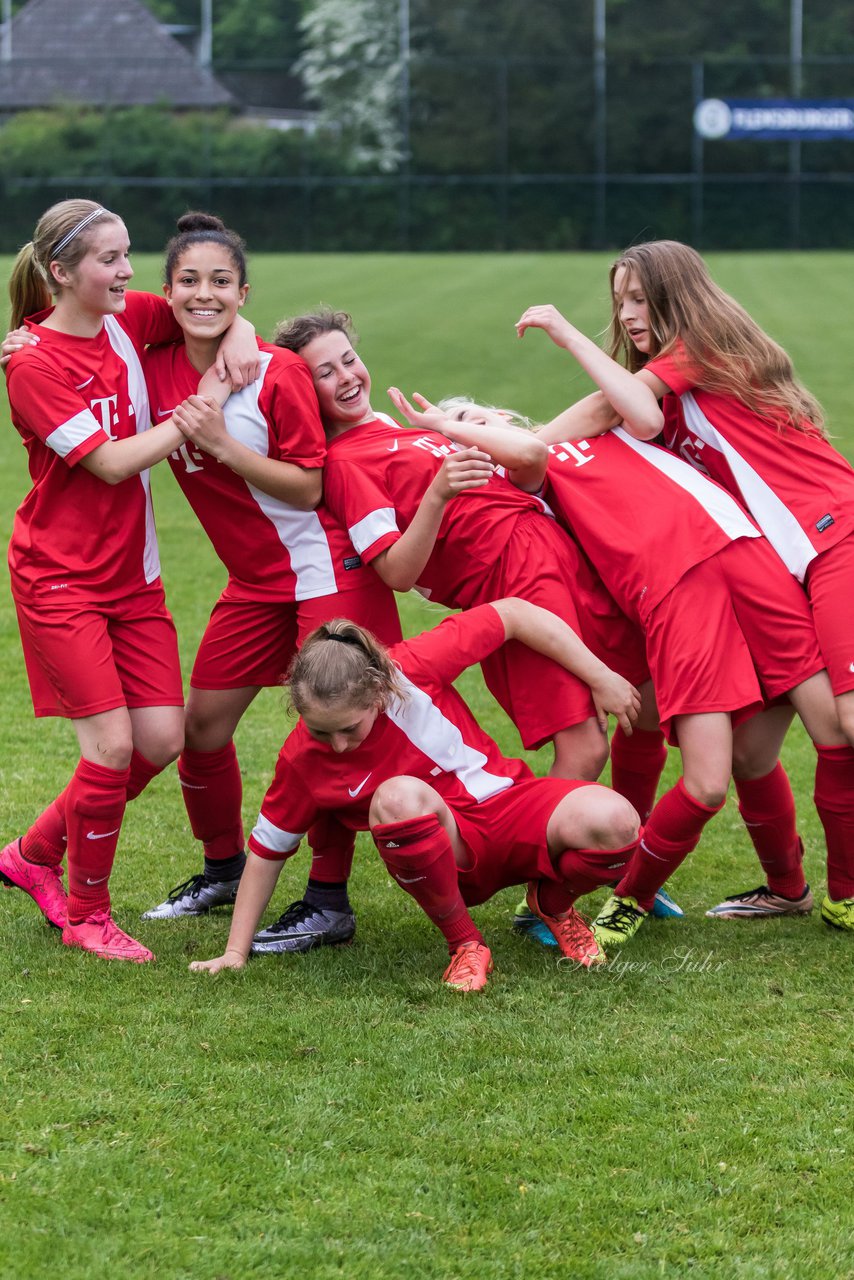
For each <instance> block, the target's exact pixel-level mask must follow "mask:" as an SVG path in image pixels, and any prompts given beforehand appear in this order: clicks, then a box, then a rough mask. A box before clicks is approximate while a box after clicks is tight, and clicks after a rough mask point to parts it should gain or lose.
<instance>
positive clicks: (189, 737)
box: [179, 705, 231, 751]
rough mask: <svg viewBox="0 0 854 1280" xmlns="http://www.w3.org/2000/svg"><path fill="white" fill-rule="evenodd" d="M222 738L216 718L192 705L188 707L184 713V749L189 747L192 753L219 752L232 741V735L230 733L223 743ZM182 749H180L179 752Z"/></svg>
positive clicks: (182, 744)
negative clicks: (195, 708)
mask: <svg viewBox="0 0 854 1280" xmlns="http://www.w3.org/2000/svg"><path fill="white" fill-rule="evenodd" d="M220 737H221V734H220V733H219V726H218V724H217V721H216V717H214V716H212V715H210V714H206V713H205V712H203V711H197V710H194V709H193V708H192V706H190V705H188V706H187V709H186V711H185V713H184V729H183V734H182V741H181V746H182V747H183V746H187V747H189V749H190V750H191V751H218V750H219V748H220V747H224V746H225V745H226V743H227V742H228V741H229V740H230V738H231V734H230V733H228V734H227V736H226V737H225V738H224V739H223V741H220ZM180 749H181V748H180V747H179V751H180Z"/></svg>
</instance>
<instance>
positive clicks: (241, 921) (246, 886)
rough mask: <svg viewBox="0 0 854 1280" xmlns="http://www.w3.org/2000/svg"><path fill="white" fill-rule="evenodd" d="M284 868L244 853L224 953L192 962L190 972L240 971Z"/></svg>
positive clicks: (279, 863) (252, 854)
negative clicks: (241, 871) (209, 958)
mask: <svg viewBox="0 0 854 1280" xmlns="http://www.w3.org/2000/svg"><path fill="white" fill-rule="evenodd" d="M284 865H285V864H284V861H277V862H273V861H271V860H270V859H269V858H259V857H258V855H257V853H252V852H251V851H250V852H249V853H248V854H247V856H246V866H245V867H244V868H243V875H242V876H241V878H240V888H239V889H238V890H237V898H236V900H235V903H234V915H233V916H232V917H231V929H230V931H229V934H228V942H227V943H226V947H225V951H224V952H223V953H222V955H221V956H215V957H214V958H213V960H194V961H193V962H192V964H191V965H190V970H191V972H192V973H219V971H220V969H242V968H243V966H244V965H245V964H246V961H247V960H248V959H249V951H250V948H251V947H252V938H253V936H254V934H255V930H256V929H257V928H258V924H259V921H260V919H261V917H262V915H263V914H264V912H265V911H266V909H267V904H268V903H269V901H270V899H271V898H272V896H273V890H274V889H275V887H276V882H277V881H278V879H279V873H280V872H281V870H282V867H283V866H284Z"/></svg>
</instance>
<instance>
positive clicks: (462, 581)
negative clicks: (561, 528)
mask: <svg viewBox="0 0 854 1280" xmlns="http://www.w3.org/2000/svg"><path fill="white" fill-rule="evenodd" d="M461 447H462V446H461V445H458V444H454V443H452V442H451V441H450V440H448V439H447V438H446V437H445V436H443V435H440V434H439V433H438V432H436V431H421V430H420V429H412V428H409V427H400V426H398V425H397V424H396V423H394V422H391V421H390V420H386V421H382V420H380V419H379V418H377V419H375V420H374V421H373V422H367V423H364V424H363V425H362V426H358V427H351V428H350V429H349V430H347V431H345V432H343V434H342V435H340V436H336V437H335V439H333V440H331V441H330V442H329V452H328V455H327V461H326V471H325V474H324V494H325V499H324V500H325V502H326V504H327V505H328V506H329V508H330V510H331V511H333V512H334V514H335V515H336V516H337V517H338V519H339V520H340V521H341V523H342V524H344V525H345V526H346V528H347V530H348V531H349V534H350V538H351V539H352V542H353V546H354V547H355V548H356V551H357V552H358V553H359V555H360V556H361V557H362V559H363V560H365V561H366V563H368V564H369V563H370V562H371V561H372V560H373V559H374V558H375V557H376V556H378V555H379V554H380V552H382V551H385V550H386V549H387V548H388V547H390V546H393V545H394V543H395V542H397V540H398V538H400V536H401V534H402V533H403V532H405V530H406V529H407V528H408V527H409V525H410V523H411V521H412V518H413V516H414V515H415V513H416V511H417V510H418V506H419V504H420V502H421V499H422V498H423V497H424V493H425V491H426V490H427V488H428V486H429V484H430V482H431V481H432V479H433V477H434V476H435V475H436V472H437V471H438V470H439V468H440V467H441V466H442V463H443V462H444V460H445V458H446V457H447V456H448V454H450V453H455V452H457V451H458V450H459V449H460V448H461ZM531 511H538V512H540V513H546V514H550V513H549V512H548V508H547V507H546V506H545V504H544V503H543V502H542V501H541V500H540V499H539V498H536V497H534V496H533V495H532V494H528V493H523V492H522V491H521V490H520V489H517V488H515V486H514V485H512V484H510V482H509V481H508V480H506V479H505V478H504V477H503V476H501V475H499V474H497V473H496V474H495V475H494V476H493V477H492V479H491V480H490V481H489V483H488V484H486V485H484V486H483V488H480V489H472V490H470V491H469V492H468V493H462V494H459V495H458V496H457V497H455V498H452V499H451V501H450V502H449V503H448V504H447V506H446V508H445V514H444V516H443V517H442V523H441V525H440V527H439V534H438V537H437V538H436V544H435V546H434V548H433V551H432V552H431V554H430V558H429V560H428V561H427V564H426V565H425V566H424V569H423V570H422V573H421V576H420V578H419V580H418V582H417V584H416V588H417V590H418V591H420V592H421V593H422V595H425V596H427V597H428V599H431V600H438V601H439V602H440V603H441V604H445V605H448V606H449V607H450V608H455V609H468V608H470V607H471V606H472V605H473V604H477V603H478V601H479V590H480V585H481V583H482V581H483V578H484V576H485V575H486V574H487V573H488V572H489V571H490V570H491V569H492V568H493V566H494V565H495V561H496V559H497V558H498V556H499V554H500V553H501V551H502V550H503V548H504V546H505V545H506V543H507V541H508V539H509V538H510V537H511V536H512V534H513V529H514V527H515V524H516V521H517V520H518V519H519V516H520V515H522V514H525V513H528V512H531Z"/></svg>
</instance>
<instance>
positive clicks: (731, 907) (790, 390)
mask: <svg viewBox="0 0 854 1280" xmlns="http://www.w3.org/2000/svg"><path fill="white" fill-rule="evenodd" d="M638 248H639V250H647V249H650V250H654V249H655V246H648V245H647V246H639V247H638ZM672 248H673V246H671V247H670V248H668V247H667V246H665V250H664V253H663V254H661V255H660V257H659V256H657V255H656V254H655V253H654V252H653V254H652V255H651V258H650V260H651V261H653V262H657V264H658V265H657V270H656V271H652V270H651V269H650V270H651V276H652V279H653V281H654V283H655V284H656V286H657V287H658V288H659V290H660V291H663V292H662V295H661V296H666V295H667V291H668V290H674V291H677V282H678V279H679V270H678V268H679V266H680V263H681V265H682V266H683V267H685V265H686V260H687V261H691V262H694V260H695V259H696V262H698V263H699V264H700V267H701V268H702V260H701V259H699V258H698V257H697V255H696V254H694V253H693V250H689V249H687V248H686V246H675V250H678V252H676V251H674V252H672V253H671V249H672ZM681 251H684V254H683V253H682V252H681ZM635 252H636V250H632V253H633V254H634V253H635ZM641 259H642V260H643V261H647V258H646V256H645V255H644V254H641ZM621 261H622V260H621ZM668 264H670V265H668ZM695 266H696V264H695ZM703 270H704V268H703ZM686 274H687V275H688V276H689V277H690V278H691V279H692V280H693V284H694V286H695V292H694V293H692V292H691V290H690V289H686V293H685V295H684V296H682V297H681V302H679V303H677V302H676V301H673V302H672V310H671V311H670V312H669V313H668V314H669V315H670V317H671V320H672V319H673V317H674V316H680V317H683V320H684V317H686V316H688V315H691V316H694V315H695V314H699V311H697V310H696V308H695V306H694V304H695V303H696V302H697V296H698V291H699V294H702V293H703V289H702V288H700V287H699V285H698V283H697V280H696V279H695V278H694V276H693V275H692V273H691V271H687V273H686ZM709 283H711V282H709ZM613 288H614V296H615V304H614V305H615V316H616V317H619V320H615V323H618V322H619V323H622V325H623V327H624V329H625V336H624V339H623V340H624V341H625V342H626V343H630V344H631V346H632V349H633V350H634V349H637V350H638V351H641V352H642V353H648V354H651V353H652V351H653V350H657V345H656V344H657V342H658V341H659V339H657V338H656V337H655V336H654V334H655V333H656V332H663V330H662V329H661V323H660V321H659V316H660V314H662V313H660V312H659V311H658V310H656V312H655V315H653V312H652V309H651V307H650V305H649V303H648V299H647V294H646V293H645V292H644V289H643V287H642V282H641V281H640V279H639V278H638V277H637V273H636V270H635V268H634V267H633V266H630V264H629V263H627V262H622V265H621V263H620V262H618V264H617V266H616V268H615V271H614V273H613ZM658 296H659V295H658V294H656V297H658ZM677 296H679V294H678V291H677ZM722 297H724V298H725V297H726V295H722ZM729 301H730V303H731V300H729ZM689 302H690V305H689ZM662 305H663V304H662ZM733 308H734V309H733ZM743 314H744V313H743V312H741V309H740V308H737V307H736V304H731V308H730V312H729V315H730V318H731V319H732V321H733V323H732V326H731V328H730V329H727V326H726V323H724V317H725V316H726V315H727V308H726V307H723V306H722V308H721V311H720V313H718V314H717V315H715V316H710V318H709V323H708V326H707V328H706V329H705V330H704V333H707V334H709V335H712V336H711V337H709V339H708V340H709V343H713V342H717V343H718V345H717V347H716V348H715V350H716V351H717V356H716V357H715V358H714V359H713V358H712V357H711V356H710V355H709V356H708V358H709V360H710V367H711V369H712V372H711V373H710V374H709V377H710V378H711V380H712V383H713V384H714V385H718V384H717V382H716V379H718V378H722V379H725V378H726V377H727V373H726V367H727V366H726V359H725V352H726V351H729V352H730V353H732V352H734V351H736V350H740V351H743V352H744V353H747V352H748V351H749V350H750V345H751V344H750V343H749V342H747V340H746V333H747V330H746V329H745V328H744V327H741V328H740V327H739V324H737V323H735V320H736V319H737V318H738V317H739V316H743ZM673 323H674V324H675V323H676V322H675V321H673ZM750 323H752V322H750ZM531 327H535V328H542V329H544V330H545V331H546V332H547V333H548V334H549V336H550V337H551V338H552V340H553V341H554V342H555V343H556V344H557V345H558V346H560V347H562V348H564V349H566V350H568V351H570V353H571V354H572V355H573V356H574V357H575V358H576V359H577V360H578V361H579V363H581V364H582V366H583V367H584V368H585V369H586V370H587V372H588V373H589V374H590V375H591V376H592V377H593V379H594V380H595V381H596V382H597V383H598V385H599V387H600V393H601V394H599V395H598V396H597V395H594V396H593V397H591V398H589V400H588V401H586V402H585V401H582V402H581V404H580V405H576V406H573V408H572V409H570V410H568V411H567V412H566V414H564V415H561V419H560V420H559V430H560V433H561V434H562V435H563V436H564V438H566V439H568V440H569V441H570V442H572V441H577V440H579V439H580V438H585V439H589V438H590V437H591V436H596V435H597V434H601V433H602V432H603V431H605V430H609V429H610V428H612V427H613V426H614V425H615V423H616V422H618V421H622V422H623V424H624V427H625V431H626V441H627V442H628V441H630V440H631V439H635V438H636V439H645V440H650V439H653V438H654V437H655V436H656V435H657V434H658V432H659V431H660V429H661V427H662V425H663V422H664V415H663V414H662V410H661V409H660V407H659V404H658V397H659V396H663V397H665V399H666V395H667V394H668V392H667V390H666V384H665V383H664V382H663V381H662V380H660V379H658V378H657V375H656V374H655V373H654V372H651V371H650V370H649V368H648V366H647V365H644V367H643V368H640V369H639V370H638V371H637V372H636V373H632V372H631V371H630V370H627V369H625V368H623V367H622V366H621V365H620V364H618V363H617V362H616V361H615V360H613V359H611V357H609V356H608V355H607V354H606V353H605V352H603V351H601V350H600V349H599V348H598V347H597V346H596V345H595V344H594V343H592V342H590V341H589V339H587V338H586V337H585V336H584V335H583V334H581V333H579V331H578V330H577V329H575V327H574V326H573V325H571V324H570V323H569V322H568V321H567V320H566V319H565V318H564V317H563V316H561V315H560V313H559V312H557V311H556V310H555V309H554V308H553V307H550V306H549V307H533V308H529V310H528V311H526V312H525V314H524V315H523V316H522V318H521V320H520V321H519V324H518V326H517V329H518V331H519V333H520V334H522V333H524V332H525V331H526V329H528V328H531ZM677 327H678V326H677ZM700 327H702V326H700ZM688 328H689V330H692V324H689V325H688ZM759 332H760V333H761V331H759ZM675 334H676V330H675V329H674V330H672V331H671V336H670V339H669V349H671V350H672V351H673V353H674V354H673V366H674V368H678V369H682V370H683V371H684V368H685V362H686V361H687V360H688V355H687V354H686V352H685V351H684V350H683V349H682V347H681V346H679V345H678V341H677V338H676V336H675ZM725 334H728V337H725V336H724V335H725ZM715 335H717V336H716V337H715ZM738 335H740V337H741V339H742V340H743V341H742V345H741V346H738V344H737V341H736V338H737V336H738ZM704 340H705V339H704V336H703V334H700V333H699V330H698V331H697V332H696V333H695V337H694V341H696V342H697V343H699V344H702V342H703V341H704ZM765 341H766V342H767V343H770V340H768V339H766V340H765ZM727 343H728V344H729V345H727ZM778 351H779V349H778ZM707 355H708V353H707ZM765 356H766V357H767V359H768V361H769V362H770V359H771V353H770V349H769V348H766V350H765ZM779 357H780V361H778V365H777V366H776V367H777V368H778V372H779V376H778V378H777V381H776V383H775V382H774V381H773V380H771V381H770V382H769V385H768V391H767V399H766V400H763V399H762V395H763V394H764V393H763V392H760V390H759V389H758V388H759V386H760V381H761V380H760V379H759V374H758V372H757V369H758V368H759V365H758V364H757V365H756V366H750V364H749V362H747V363H746V361H747V355H746V354H745V355H744V357H743V359H742V358H739V359H738V360H736V359H735V358H734V357H732V356H730V359H731V363H732V366H733V370H732V374H731V377H732V379H733V380H734V381H737V380H738V378H739V377H746V378H747V384H746V385H747V386H748V390H746V391H743V394H744V395H745V396H748V397H752V398H753V399H754V401H755V403H756V404H757V405H758V406H759V408H758V409H757V411H756V422H757V424H758V423H761V422H763V421H765V418H768V417H770V424H771V425H769V423H768V422H766V423H765V426H766V428H767V429H768V430H771V426H773V429H774V431H775V432H777V433H780V434H778V435H775V437H774V440H775V443H774V447H773V449H772V448H768V449H767V451H766V452H767V457H768V458H769V459H770V458H771V457H772V456H773V454H774V452H775V451H776V452H779V453H781V454H785V452H786V448H787V447H788V444H789V443H790V442H791V440H793V439H794V440H795V444H794V448H795V449H801V448H802V445H801V438H802V437H803V438H804V439H806V437H807V436H809V435H810V431H809V428H808V424H807V421H806V419H797V421H799V422H800V424H801V425H800V426H795V425H792V421H791V420H790V418H787V416H786V408H784V406H787V409H788V413H789V414H790V415H791V414H794V413H795V408H796V406H797V405H798V404H800V405H801V406H802V407H803V405H804V403H805V401H804V399H803V397H804V396H805V395H806V393H805V392H803V391H802V390H801V389H798V387H797V385H796V384H795V382H794V380H793V375H791V367H790V366H788V368H789V372H788V374H786V372H785V362H786V360H787V358H786V357H785V354H784V353H782V352H779ZM757 358H758V357H757ZM649 363H651V364H656V363H657V360H652V361H650V362H649ZM749 370H750V372H748V371H749ZM668 376H671V377H672V378H673V379H674V380H675V379H676V374H675V372H672V371H671V372H670V373H669V375H668ZM693 376H695V377H697V378H699V376H700V375H699V374H695V375H693ZM750 387H752V388H753V389H752V390H750ZM721 398H722V399H723V400H724V401H725V402H727V403H730V402H731V401H734V400H735V399H737V397H734V396H732V395H730V396H729V397H728V396H722V397H721ZM712 399H714V396H713V397H712ZM739 403H742V407H743V410H744V412H745V413H747V411H748V409H747V401H746V400H745V401H744V402H742V401H739ZM763 406H764V407H763ZM688 407H689V409H690V404H689V406H688ZM730 408H731V409H732V403H730ZM763 414H764V415H765V417H763ZM756 429H757V432H759V430H760V428H759V427H758V426H757V428H756ZM813 443H814V444H816V446H817V448H816V453H817V454H818V455H820V456H821V457H822V458H823V460H824V462H825V463H826V464H827V473H829V472H830V470H831V469H832V468H833V466H834V465H835V464H834V463H833V461H832V459H829V458H828V457H827V453H828V452H829V446H827V444H826V442H824V441H821V440H818V439H814V440H813ZM809 456H811V450H810V447H809V445H804V446H803V458H802V462H803V469H804V471H805V473H807V472H808V471H809V466H808V459H809ZM769 467H770V463H769ZM846 467H847V464H845V463H844V460H840V465H839V467H838V468H837V470H838V471H839V474H840V475H841V474H842V473H843V471H844V469H845V468H846ZM784 469H785V468H782V467H781V468H780V470H784ZM848 470H849V471H850V469H848ZM721 475H723V473H721ZM748 487H749V486H748ZM794 487H795V486H794V484H792V490H793V491H794ZM756 488H757V490H761V489H762V486H761V485H760V484H758V483H757V485H756ZM762 491H763V492H765V490H762ZM819 492H820V494H821V502H822V503H824V502H825V501H826V500H827V498H828V492H829V491H828V488H827V485H826V484H825V485H824V486H822V485H817V487H816V488H815V490H814V491H813V493H812V498H811V501H812V502H813V503H816V504H818V503H819ZM738 493H739V495H741V496H747V495H742V491H741V489H739V490H738ZM766 496H767V495H766ZM792 500H793V501H794V497H793V499H792ZM757 505H759V504H757ZM803 505H804V506H805V505H806V504H803ZM768 506H769V508H770V507H773V508H774V510H775V511H776V512H777V515H778V516H781V522H782V523H786V524H787V525H788V529H789V535H790V536H791V537H792V538H793V539H794V541H797V542H799V544H800V546H801V549H802V550H803V538H802V537H799V536H797V535H795V534H794V531H793V525H794V521H793V520H792V519H791V518H789V519H788V520H787V521H786V520H782V513H781V507H782V504H781V503H779V501H778V500H776V499H773V495H772V498H768ZM802 509H803V508H802ZM754 514H755V511H754ZM843 518H844V517H843ZM761 523H762V522H761V521H760V524H761ZM815 523H816V524H822V520H821V519H819V520H818V521H816V522H815ZM770 524H771V525H772V526H773V521H771V522H770ZM769 541H771V539H770V538H769ZM785 543H786V539H785V538H783V539H782V540H780V539H779V538H778V540H777V542H776V543H775V549H776V550H777V551H778V552H779V551H780V550H781V548H782V547H783V546H784V545H785ZM789 567H790V568H792V567H794V565H793V562H792V561H791V560H790V563H789ZM761 595H762V592H761V590H760V591H759V598H761ZM819 612H820V610H816V609H815V606H814V607H813V615H814V616H815V617H816V626H817V630H818V638H819V643H820V645H823V648H822V653H823V659H824V664H825V666H827V667H828V668H829V673H830V681H831V685H832V688H833V691H834V692H836V693H837V695H838V694H839V687H840V679H841V677H840V676H839V670H838V668H839V662H838V654H837V657H836V659H835V658H834V650H833V649H832V646H830V645H829V644H828V643H827V642H826V641H825V640H824V637H825V636H826V635H827V634H828V633H827V630H826V629H823V628H822V626H821V625H820V624H819V623H818V617H817V614H818V613H819ZM788 643H789V636H788V634H787V644H788ZM777 644H778V645H779V637H777ZM772 649H773V645H772V644H771V643H769V644H768V651H767V653H766V655H765V656H766V657H767V656H768V654H770V652H772ZM828 655H829V656H828ZM754 656H757V655H754ZM834 673H836V674H835V675H834ZM849 678H850V674H849ZM824 684H825V680H824V678H822V680H821V681H820V683H819V684H818V685H815V686H814V687H815V688H816V689H817V690H819V692H820V704H816V707H815V711H817V712H819V714H818V717H817V718H816V717H815V716H814V715H811V716H810V718H809V719H808V720H807V719H806V717H804V718H805V720H806V723H807V728H808V731H809V732H810V734H811V736H812V738H813V741H814V743H815V746H816V752H817V763H816V787H815V800H816V807H817V809H818V812H819V816H820V818H821V821H822V825H823V826H824V829H825V835H826V840H827V855H828V888H829V895H828V897H826V898H825V900H824V902H823V904H822V917H823V919H824V920H825V921H826V922H827V923H829V924H833V925H835V926H836V927H839V928H851V927H854V916H852V915H851V913H850V912H849V910H848V908H847V907H846V905H845V904H846V903H847V901H848V898H849V897H850V896H851V894H852V893H854V849H852V840H853V839H854V750H852V748H851V746H850V744H849V742H848V741H847V738H846V728H845V716H844V708H845V706H846V703H845V701H844V699H843V698H840V697H839V696H837V699H836V704H835V714H834V715H833V716H831V715H830V714H829V713H828V710H827V708H826V706H825V703H826V695H825V689H824ZM799 700H801V699H800V695H798V697H794V696H793V697H791V702H792V703H793V705H794V706H796V707H797V709H798V710H799V711H800V712H801V714H802V716H803V713H804V708H803V707H802V706H799V705H798V703H799ZM769 719H771V722H772V723H771V729H770V733H771V734H772V735H774V736H776V737H777V740H778V742H779V741H781V740H782V736H783V734H784V733H785V729H786V727H787V726H788V716H787V712H786V711H785V710H784V711H783V712H782V715H780V714H778V709H774V710H773V711H772V712H771V713H770V716H769ZM768 732H769V731H768V724H767V721H766V724H765V725H764V726H763V728H762V733H766V734H767V733H768ZM766 747H767V742H766ZM775 749H776V744H775ZM739 790H740V801H741V809H742V813H743V814H744V816H745V818H746V819H747V820H748V822H750V820H751V818H750V814H751V813H753V814H754V815H756V816H757V817H758V819H759V821H760V822H764V820H765V818H766V817H767V816H768V815H770V814H773V813H778V814H779V813H782V812H783V811H784V809H785V808H786V805H787V803H790V799H789V798H790V790H789V787H788V783H787V782H786V781H785V777H784V775H783V774H782V773H781V771H780V770H779V769H778V768H775V769H773V770H771V771H770V772H769V773H768V774H767V775H765V776H764V777H763V776H754V777H753V778H751V779H750V785H749V786H748V787H747V788H746V789H745V788H739ZM763 815H764V817H763ZM765 825H768V830H767V832H766V833H765V834H764V835H762V833H760V839H761V840H762V841H764V843H765V850H766V853H768V854H770V853H772V848H771V846H772V844H773V840H774V835H775V833H774V831H773V830H771V827H770V825H769V824H765ZM759 852H760V857H762V849H761V847H760V848H759ZM762 860H763V862H765V858H762ZM781 898H783V899H784V901H781V900H780V899H781ZM786 899H788V894H785V893H783V894H778V893H775V892H774V891H773V886H769V885H763V886H760V887H759V888H758V889H756V890H750V891H748V892H747V893H745V894H737V895H733V896H732V898H731V899H728V900H727V902H725V903H722V904H721V905H720V906H719V907H717V908H713V909H712V912H711V914H712V915H716V916H721V917H723V918H738V917H741V916H745V915H750V916H757V915H777V914H780V913H781V912H787V911H788V910H789V907H788V905H787V901H786Z"/></svg>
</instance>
